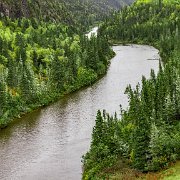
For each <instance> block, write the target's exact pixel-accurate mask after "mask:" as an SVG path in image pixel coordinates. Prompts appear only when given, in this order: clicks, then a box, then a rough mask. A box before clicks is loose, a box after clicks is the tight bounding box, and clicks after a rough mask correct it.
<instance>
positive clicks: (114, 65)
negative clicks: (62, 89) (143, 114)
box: [0, 45, 159, 180]
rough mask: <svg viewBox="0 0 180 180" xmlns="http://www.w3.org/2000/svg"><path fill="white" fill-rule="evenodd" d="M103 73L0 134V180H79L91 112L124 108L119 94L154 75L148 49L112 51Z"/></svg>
mask: <svg viewBox="0 0 180 180" xmlns="http://www.w3.org/2000/svg"><path fill="white" fill-rule="evenodd" d="M113 49H114V51H115V52H116V54H117V55H116V56H115V58H113V59H112V61H111V65H110V67H109V70H108V73H107V75H106V76H105V77H103V78H102V79H100V80H99V81H98V82H97V83H95V84H94V85H93V86H92V87H88V88H85V89H83V90H81V91H78V92H76V93H73V94H71V95H69V96H66V97H64V98H63V99H61V100H59V101H58V102H56V103H54V104H52V105H50V106H48V107H46V108H43V109H41V110H37V111H35V112H33V113H31V114H28V115H27V116H26V117H23V118H22V119H20V120H18V121H16V122H14V123H13V124H12V125H10V126H9V127H8V128H6V129H4V130H2V131H1V132H0V179H1V180H79V179H81V173H82V170H81V167H82V164H81V156H82V155H83V154H85V153H86V151H87V150H88V148H89V145H90V138H91V132H92V128H93V126H94V123H95V116H96V111H97V110H98V109H106V110H107V111H108V112H110V113H114V112H115V111H117V112H118V110H119V105H120V103H121V104H122V105H123V106H124V107H127V97H126V95H124V90H125V88H126V86H127V84H129V83H130V84H132V85H133V86H135V85H136V83H137V82H138V81H140V80H141V76H142V75H146V76H149V73H150V69H151V68H153V69H155V71H157V70H158V64H159V62H158V61H154V60H148V59H157V58H159V55H158V51H157V50H156V49H154V48H153V47H149V46H140V45H130V46H115V47H113Z"/></svg>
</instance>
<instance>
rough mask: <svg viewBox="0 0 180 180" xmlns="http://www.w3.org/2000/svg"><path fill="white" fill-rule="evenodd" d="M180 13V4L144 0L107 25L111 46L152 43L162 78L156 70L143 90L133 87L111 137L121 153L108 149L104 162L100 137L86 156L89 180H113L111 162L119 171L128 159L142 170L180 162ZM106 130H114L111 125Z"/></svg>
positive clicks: (103, 30)
mask: <svg viewBox="0 0 180 180" xmlns="http://www.w3.org/2000/svg"><path fill="white" fill-rule="evenodd" d="M154 2H156V3H154ZM161 6H162V8H160V7H161ZM147 12H148V13H147ZM179 13H180V2H179V1H175V0H172V1H159V0H158V1H153V0H152V1H144V0H138V1H137V2H135V3H134V4H133V5H132V6H130V7H128V8H124V9H122V10H121V11H120V12H118V13H115V14H114V15H113V16H112V17H110V18H109V20H107V21H106V22H105V23H104V24H102V26H101V28H100V30H99V33H100V34H103V35H105V34H106V38H108V40H109V41H110V42H112V43H119V42H120V43H141V44H142V43H143V44H151V45H154V46H155V47H157V48H158V49H159V50H160V55H161V58H162V59H161V62H160V65H159V72H158V73H157V75H156V74H155V73H154V71H153V70H151V74H150V78H149V79H146V78H145V77H143V78H142V83H141V86H139V84H138V85H137V86H136V88H135V89H132V87H131V86H130V85H129V86H128V87H127V89H126V91H125V93H126V94H127V95H128V98H129V107H128V109H126V110H121V119H120V120H119V121H117V120H116V119H115V118H113V120H112V121H114V128H116V129H117V130H118V132H117V133H114V134H109V136H110V137H111V140H112V142H113V141H116V142H118V143H114V144H113V146H114V147H113V148H114V149H115V150H114V151H109V153H108V151H106V152H107V154H106V157H105V158H104V159H102V158H101V161H100V162H99V160H100V159H98V158H97V157H98V156H96V154H98V153H99V152H97V151H95V149H98V148H99V146H98V139H97V142H96V146H91V148H90V151H89V152H88V153H87V154H88V156H85V161H84V166H85V171H84V174H83V175H84V176H83V177H84V179H93V178H94V179H96V178H97V179H98V178H100V179H103V178H104V179H106V178H109V177H108V174H107V172H108V168H109V167H111V166H112V164H113V163H112V162H113V161H111V159H115V160H116V163H114V164H115V167H116V166H118V164H119V162H122V161H124V159H125V161H126V162H128V165H130V166H131V167H133V168H136V169H138V170H140V171H142V172H147V171H157V170H160V169H161V168H164V167H167V166H168V165H169V164H170V163H172V162H175V161H176V160H179V159H180V151H179V149H180V88H179V87H180V59H179V58H180V53H179V49H180V33H179V30H180V19H179ZM98 113H99V112H98ZM116 121H117V122H118V123H115V122H116ZM115 124H116V125H115ZM117 124H118V125H117ZM103 126H105V127H108V123H107V121H104V125H103ZM108 128H109V127H108ZM95 129H96V127H95ZM107 131H108V130H107ZM100 132H101V131H100ZM97 136H98V135H97ZM105 139H109V137H108V138H107V137H106V138H105ZM100 141H101V139H100ZM100 141H99V142H100ZM104 147H109V141H107V140H104ZM108 150H109V148H108ZM93 157H96V158H93ZM109 157H111V159H109ZM107 162H109V164H108V163H107ZM91 164H93V165H92V166H91ZM87 166H88V167H89V168H88V169H86V167H87ZM90 167H91V168H90ZM112 169H113V168H112ZM110 170H111V168H110ZM92 177H93V178H92Z"/></svg>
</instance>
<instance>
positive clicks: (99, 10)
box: [0, 0, 134, 28]
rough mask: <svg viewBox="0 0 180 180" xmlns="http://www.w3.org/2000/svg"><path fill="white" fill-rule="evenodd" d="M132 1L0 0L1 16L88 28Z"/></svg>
mask: <svg viewBox="0 0 180 180" xmlns="http://www.w3.org/2000/svg"><path fill="white" fill-rule="evenodd" d="M133 1H134V0H78V1H77V0H16V1H14V0H0V12H1V14H6V15H9V16H10V17H15V18H17V17H29V18H30V17H34V18H37V19H41V20H46V21H49V20H51V21H54V22H65V23H67V24H70V25H75V24H78V25H80V24H81V25H82V26H84V28H85V26H89V25H92V24H93V23H94V22H95V21H98V20H102V19H103V17H104V16H105V15H107V12H110V11H111V10H115V9H119V8H120V7H122V6H124V5H127V4H130V3H132V2H133Z"/></svg>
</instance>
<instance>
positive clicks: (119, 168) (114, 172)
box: [99, 160, 180, 180]
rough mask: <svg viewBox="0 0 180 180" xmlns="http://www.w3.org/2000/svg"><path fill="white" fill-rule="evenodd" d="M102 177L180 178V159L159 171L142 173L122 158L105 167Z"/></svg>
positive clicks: (129, 179) (119, 179)
mask: <svg viewBox="0 0 180 180" xmlns="http://www.w3.org/2000/svg"><path fill="white" fill-rule="evenodd" d="M99 175H100V177H102V176H103V177H104V176H105V177H106V178H105V179H107V180H180V161H177V162H176V163H174V164H172V165H171V166H169V168H167V169H164V170H162V171H159V172H151V173H150V172H149V173H146V174H145V173H142V172H140V171H137V170H135V169H131V168H130V167H129V166H128V165H127V163H125V162H123V161H122V160H120V161H118V162H117V163H116V165H114V166H113V167H111V168H107V169H105V170H104V171H103V172H102V173H101V174H99Z"/></svg>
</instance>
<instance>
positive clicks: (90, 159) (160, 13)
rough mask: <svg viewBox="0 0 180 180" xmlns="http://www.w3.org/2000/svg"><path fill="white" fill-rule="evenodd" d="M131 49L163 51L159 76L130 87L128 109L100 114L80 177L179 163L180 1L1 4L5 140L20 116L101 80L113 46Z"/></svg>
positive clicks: (0, 117)
mask: <svg viewBox="0 0 180 180" xmlns="http://www.w3.org/2000/svg"><path fill="white" fill-rule="evenodd" d="M97 26H98V30H97V35H95V34H93V35H91V37H88V36H87V33H88V32H90V30H91V29H92V28H93V27H97ZM129 44H140V45H149V46H153V47H155V48H156V49H158V50H159V55H160V57H161V58H160V61H159V70H158V73H156V72H155V71H154V70H153V69H152V70H151V71H150V78H147V77H146V76H144V75H143V76H142V78H141V82H139V83H137V85H136V86H135V87H133V86H132V85H131V84H129V83H127V87H126V89H124V93H125V94H126V96H127V97H128V107H127V108H124V107H123V106H121V105H120V104H121V103H122V102H119V105H120V110H119V111H116V113H114V115H112V114H111V113H109V112H108V111H107V110H98V111H97V115H96V118H95V119H93V120H94V121H95V123H94V124H95V126H94V127H93V129H92V136H91V137H89V138H91V140H90V141H91V143H90V146H89V150H88V151H87V153H85V154H84V155H83V154H82V155H83V157H82V158H81V159H80V160H79V161H82V166H83V168H82V169H83V170H82V179H84V180H91V179H92V180H96V179H113V178H112V174H113V173H111V169H113V168H114V169H116V171H118V168H116V165H117V163H118V162H119V161H122V162H123V166H127V167H128V169H134V170H136V171H137V172H139V173H150V172H159V171H162V170H164V169H167V168H169V167H170V165H172V164H173V163H176V162H179V161H180V0H135V1H133V0H98V1H97V0H67V1H65V0H50V1H47V0H17V1H12V0H0V139H1V133H3V131H4V130H6V128H8V127H9V126H12V125H11V123H13V122H14V120H15V119H16V121H17V119H19V120H18V121H21V119H20V118H21V117H22V116H26V115H27V114H28V113H32V112H33V111H34V110H37V109H38V108H43V107H48V106H49V105H50V104H52V103H55V102H57V101H59V100H60V99H62V98H63V97H64V96H67V95H69V94H72V93H74V92H77V91H78V90H80V91H84V90H83V89H82V88H84V87H92V85H93V84H94V83H96V82H99V81H101V79H102V78H103V77H104V76H106V74H107V72H108V69H109V66H111V59H112V58H113V57H114V56H115V52H113V49H112V46H114V45H116V46H118V45H121V46H124V45H125V46H126V45H129ZM120 61H121V59H120ZM129 66H131V64H129ZM118 78H119V77H118ZM81 89H82V90H81ZM72 96H73V94H72ZM107 96H109V97H111V94H107ZM105 103H107V104H108V103H109V102H108V101H106V102H105ZM105 105H106V104H104V107H106V106H105ZM89 108H90V107H89ZM104 109H105V108H104ZM69 113H70V112H69ZM80 113H81V111H80ZM82 113H83V112H82ZM95 113H96V112H95ZM73 118H74V117H73ZM88 118H89V116H87V118H86V121H87V122H86V123H87V124H88V121H89V120H88ZM77 121H78V118H77ZM49 126H53V124H49ZM47 131H48V129H47ZM82 136H83V134H82ZM0 146H1V140H0ZM0 151H1V148H0ZM0 153H1V152H0ZM0 159H1V158H0ZM0 161H1V160H0ZM0 164H1V163H0ZM0 166H1V165H0ZM119 169H120V168H119ZM34 177H35V176H34ZM7 178H8V177H7ZM44 178H45V177H44ZM52 178H53V175H52ZM60 178H61V177H60ZM176 178H177V179H179V178H180V174H179V176H178V174H177V175H176ZM0 179H3V178H2V177H1V173H0ZM35 179H36V178H35ZM45 179H46V178H45ZM54 179H56V178H54ZM72 179H76V178H72ZM114 179H127V177H124V178H123V177H116V178H114ZM132 179H133V178H132ZM134 179H135V177H134ZM174 179H175V178H174ZM175 180H176V179H175Z"/></svg>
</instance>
